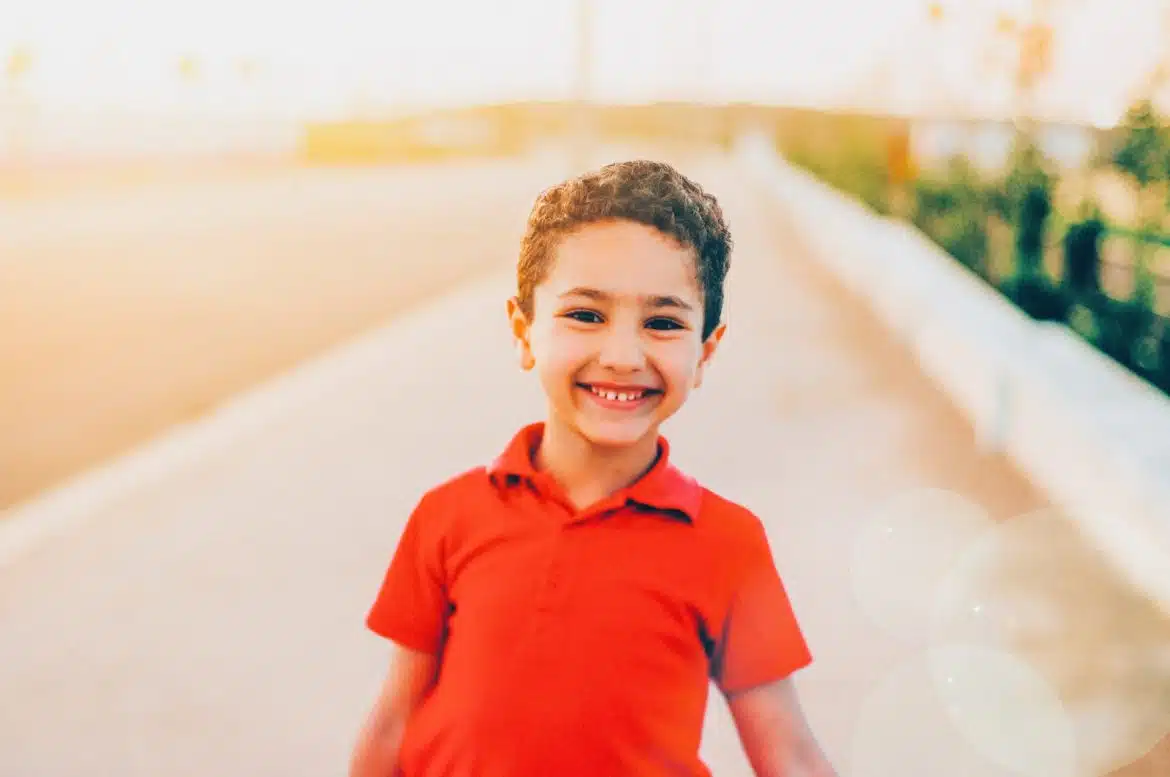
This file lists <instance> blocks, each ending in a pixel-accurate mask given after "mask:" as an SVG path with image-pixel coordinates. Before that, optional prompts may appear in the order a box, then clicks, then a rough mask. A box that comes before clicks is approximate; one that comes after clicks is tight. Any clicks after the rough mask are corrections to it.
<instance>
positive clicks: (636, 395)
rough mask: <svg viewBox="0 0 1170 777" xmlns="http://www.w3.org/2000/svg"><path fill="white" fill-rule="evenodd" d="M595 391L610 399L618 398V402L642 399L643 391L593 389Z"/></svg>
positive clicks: (598, 394)
mask: <svg viewBox="0 0 1170 777" xmlns="http://www.w3.org/2000/svg"><path fill="white" fill-rule="evenodd" d="M593 393H594V394H596V395H597V396H599V397H604V398H605V399H609V400H616V401H618V402H632V401H633V400H635V399H641V397H642V392H641V391H639V392H629V393H627V392H624V391H602V390H601V389H596V388H595V389H593Z"/></svg>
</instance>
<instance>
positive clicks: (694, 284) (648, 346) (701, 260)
mask: <svg viewBox="0 0 1170 777" xmlns="http://www.w3.org/2000/svg"><path fill="white" fill-rule="evenodd" d="M730 255H731V235H730V232H729V231H728V228H727V224H726V223H725V221H724V218H723V213H722V211H721V209H720V207H719V205H718V203H717V202H716V201H715V198H714V197H712V196H711V195H709V194H707V193H706V192H704V191H703V190H702V188H700V187H699V186H698V185H697V184H695V183H694V182H692V181H690V180H689V179H687V178H686V177H684V176H683V175H682V174H680V173H679V172H678V171H677V170H675V169H674V168H672V167H671V166H669V165H667V164H663V163H660V162H651V161H641V160H639V161H632V162H622V163H617V164H611V165H607V166H605V167H603V168H601V169H600V170H598V171H595V172H592V173H588V174H586V175H584V176H581V177H578V178H574V179H572V180H569V181H566V182H564V183H561V184H558V185H557V186H554V187H552V188H551V189H548V190H546V191H545V192H543V193H542V194H541V195H540V197H539V198H537V201H536V204H535V206H534V207H533V209H532V212H531V215H530V216H529V219H528V226H527V230H526V233H525V235H524V239H523V242H522V243H521V250H520V261H519V265H518V273H517V274H518V279H517V280H518V290H517V291H518V293H517V295H516V297H513V298H512V299H511V300H509V304H508V309H509V317H510V318H511V322H512V331H513V334H514V336H515V338H516V343H517V346H518V349H519V351H520V358H521V364H522V366H523V367H524V369H533V368H535V369H536V371H537V372H538V373H539V375H540V379H541V383H542V385H543V387H544V390H545V393H546V394H547V395H548V398H549V404H550V411H551V413H552V415H553V416H555V417H554V418H551V419H550V420H552V421H555V422H559V423H564V424H567V425H568V426H570V427H571V428H572V429H573V430H574V431H576V432H577V433H579V434H581V435H582V436H584V437H585V438H586V439H588V440H590V441H591V442H593V443H595V444H600V445H629V444H632V443H634V442H637V441H639V440H642V439H644V438H645V437H646V436H647V435H649V434H655V433H656V432H657V429H658V426H659V424H661V423H662V422H663V421H665V420H666V419H667V418H669V417H670V416H671V415H673V414H674V413H675V412H676V411H677V410H678V409H679V408H680V407H681V406H682V404H683V402H685V401H686V398H687V396H688V395H689V393H690V391H691V390H692V389H693V388H696V387H697V386H698V385H699V384H700V382H701V381H702V376H703V371H704V368H705V367H706V365H707V363H708V362H709V360H710V358H711V356H712V355H713V354H714V352H715V348H716V346H717V345H718V344H719V341H720V339H721V338H722V336H723V332H724V328H725V327H724V325H723V324H722V323H721V318H722V313H723V284H724V280H725V278H726V276H727V270H728V266H729V262H730Z"/></svg>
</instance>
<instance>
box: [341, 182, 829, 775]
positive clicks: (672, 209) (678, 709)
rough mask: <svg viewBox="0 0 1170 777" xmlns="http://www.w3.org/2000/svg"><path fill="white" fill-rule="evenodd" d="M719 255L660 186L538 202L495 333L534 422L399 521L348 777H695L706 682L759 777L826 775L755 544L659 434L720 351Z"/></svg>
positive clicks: (695, 199) (710, 206)
mask: <svg viewBox="0 0 1170 777" xmlns="http://www.w3.org/2000/svg"><path fill="white" fill-rule="evenodd" d="M730 253H731V236H730V233H729V231H728V229H727V226H726V223H725V222H724V218H723V214H722V212H721V210H720V208H719V206H718V204H717V203H716V201H715V199H714V198H713V197H711V196H710V195H708V194H707V193H705V192H704V191H703V190H702V189H701V188H700V187H699V186H698V185H696V184H695V183H693V182H692V181H690V180H689V179H687V178H686V177H684V176H683V175H681V174H680V173H679V172H678V171H677V170H675V169H674V168H672V167H670V166H669V165H666V164H662V163H657V162H650V161H633V162H625V163H620V164H613V165H607V166H606V167H604V168H602V169H601V170H599V171H596V172H593V173H590V174H587V175H584V176H581V177H579V178H575V179H572V180H570V181H567V182H564V183H562V184H560V185H558V186H555V187H553V188H551V189H549V190H547V191H545V192H544V193H542V194H541V196H540V197H539V198H538V200H537V202H536V204H535V206H534V208H533V210H532V213H531V215H530V217H529V221H528V226H527V230H526V234H525V237H524V240H523V242H522V245H521V251H520V260H519V265H518V288H517V294H516V296H515V297H513V298H512V299H510V300H509V301H508V319H509V322H510V325H511V331H512V334H513V337H514V340H515V345H516V353H517V358H518V361H519V363H520V367H521V368H522V369H524V370H529V371H533V372H535V373H536V375H537V376H538V378H539V380H540V383H541V386H542V388H543V389H544V393H545V395H546V397H547V404H548V409H547V415H546V417H545V420H543V421H541V422H538V423H533V424H531V425H529V426H526V427H525V428H523V429H521V430H520V431H519V432H518V433H517V434H516V435H515V437H514V438H513V439H512V441H511V442H510V443H509V444H508V445H507V447H506V448H505V450H504V451H503V453H502V454H501V455H500V456H499V458H497V459H496V460H495V461H494V462H493V463H492V464H490V465H488V466H483V467H478V468H476V469H473V470H471V471H469V472H465V473H463V474H461V475H458V476H457V477H454V478H452V479H450V480H448V481H447V482H445V483H443V484H441V485H439V486H437V487H435V488H432V489H431V490H429V491H427V492H426V493H425V494H424V496H423V497H422V498H421V500H420V501H419V503H418V505H417V506H416V508H415V509H414V511H413V512H412V513H411V515H410V516H409V519H408V521H407V524H406V527H405V529H404V531H403V534H402V537H401V539H400V541H399V544H398V547H397V549H396V551H395V553H394V557H393V559H392V560H391V562H390V565H389V568H388V570H387V571H386V575H385V578H384V581H383V583H382V586H381V589H380V591H379V592H378V595H377V598H376V600H375V602H374V604H373V607H372V608H371V610H370V612H369V616H368V619H367V625H368V626H369V628H370V629H371V630H373V631H374V632H375V633H377V634H379V635H382V636H384V637H386V638H388V639H389V640H391V641H392V643H393V644H394V645H395V651H394V656H393V659H392V664H391V668H390V672H389V675H388V677H387V679H386V681H385V684H384V686H383V688H382V690H381V692H380V694H379V697H378V699H377V701H376V703H375V705H374V709H373V711H372V712H371V714H370V715H369V718H368V720H367V722H366V724H365V726H364V727H363V730H362V733H361V736H360V738H359V741H358V743H357V746H356V747H355V750H354V753H353V757H352V761H351V765H350V774H351V776H352V777H391V775H401V776H402V777H440V776H442V777H529V776H531V777H554V776H555V777H575V776H576V775H581V777H627V776H628V777H633V776H634V775H638V776H641V775H685V776H688V777H703V776H704V775H707V774H709V771H708V769H707V767H706V765H705V764H704V763H703V762H702V761H701V759H700V758H699V742H700V736H701V733H702V727H703V718H704V714H705V710H706V705H707V693H708V688H709V685H710V682H711V681H714V683H715V685H716V687H717V688H718V689H719V691H720V692H721V693H722V694H723V695H724V697H725V698H726V699H727V702H728V706H729V708H730V710H731V713H732V717H733V719H734V721H735V724H736V727H737V730H738V733H739V736H740V739H741V741H742V743H743V746H744V750H745V752H746V754H747V757H748V759H749V761H750V762H751V764H752V766H753V768H754V770H755V773H756V774H757V775H758V776H759V777H781V775H783V776H784V777H797V775H809V776H810V777H812V776H813V775H815V776H816V777H828V776H829V775H832V774H833V771H832V769H831V767H830V766H829V764H828V763H827V761H826V759H825V757H824V755H823V753H822V751H821V749H820V747H819V746H818V745H817V743H816V741H815V739H814V737H813V736H812V734H811V733H810V731H809V728H808V725H807V723H806V722H805V719H804V716H803V713H802V712H801V709H800V705H799V703H798V701H797V698H796V694H795V691H794V689H793V685H792V679H791V677H792V673H793V672H795V671H796V670H798V669H801V668H802V667H804V666H806V665H808V663H809V662H810V661H811V656H810V654H809V651H808V648H807V645H806V643H805V640H804V637H803V635H802V633H801V630H800V627H799V625H798V623H797V620H796V618H795V616H794V614H793V610H792V607H791V605H790V603H789V600H788V597H787V595H786V592H785V588H784V585H783V583H782V582H781V579H780V576H779V574H778V573H777V570H776V567H775V565H774V562H773V559H772V554H771V551H770V549H769V546H768V541H767V537H766V535H765V532H764V528H763V525H762V523H761V522H760V520H759V519H758V518H757V517H756V516H755V515H753V514H752V513H751V512H750V511H748V510H747V509H746V508H744V507H742V506H740V505H738V504H736V503H734V502H732V501H730V500H728V499H725V498H723V497H720V496H719V495H717V494H715V493H713V492H712V491H710V490H709V489H706V488H704V487H703V486H702V485H700V484H699V483H697V482H696V481H695V480H693V479H692V478H690V477H688V476H687V475H685V474H683V473H682V472H680V471H679V470H678V469H676V468H675V467H674V466H673V465H672V464H671V462H670V446H669V444H668V442H667V441H666V439H665V438H663V437H662V436H661V434H660V432H659V427H660V425H661V424H662V423H663V422H664V421H666V420H667V419H668V418H670V417H671V416H672V415H674V414H675V413H676V412H677V411H678V410H679V409H680V408H681V407H682V406H683V404H684V403H685V402H686V400H687V398H688V396H689V395H690V393H691V391H693V390H694V389H696V388H698V387H699V386H700V384H701V383H702V379H703V375H704V373H705V371H706V370H707V369H708V368H709V366H710V364H711V359H712V357H713V356H714V354H715V352H716V350H717V348H718V346H719V343H720V342H721V340H722V338H723V336H724V332H725V330H726V326H725V324H723V323H722V312H723V286H724V280H725V278H726V275H727V271H728V266H729V260H730Z"/></svg>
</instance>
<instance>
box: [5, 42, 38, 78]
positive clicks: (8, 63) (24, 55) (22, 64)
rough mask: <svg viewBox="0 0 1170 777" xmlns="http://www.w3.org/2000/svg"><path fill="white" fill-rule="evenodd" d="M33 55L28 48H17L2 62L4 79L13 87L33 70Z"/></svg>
mask: <svg viewBox="0 0 1170 777" xmlns="http://www.w3.org/2000/svg"><path fill="white" fill-rule="evenodd" d="M33 61H34V60H33V53H32V49H31V48H29V47H28V46H17V47H16V48H14V49H13V50H12V51H11V52H10V53H9V55H8V57H7V59H6V60H5V62H4V78H5V80H7V81H8V83H9V84H11V85H15V84H16V83H17V82H19V81H21V80H23V79H24V78H25V77H26V76H27V75H28V74H29V72H30V71H31V70H32V68H33Z"/></svg>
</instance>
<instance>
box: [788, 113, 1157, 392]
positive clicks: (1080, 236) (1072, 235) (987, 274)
mask: <svg viewBox="0 0 1170 777" xmlns="http://www.w3.org/2000/svg"><path fill="white" fill-rule="evenodd" d="M822 121H823V122H824V125H825V126H822V127H819V128H818V129H819V131H820V135H819V139H820V142H819V143H798V142H793V141H791V140H790V139H788V140H786V139H783V138H781V139H778V143H777V145H778V146H779V150H780V151H781V152H782V153H784V154H785V156H786V157H787V158H788V159H789V160H790V161H792V162H793V163H794V164H797V165H800V166H802V167H804V168H805V169H807V170H808V171H809V172H811V173H813V174H815V175H818V176H820V177H821V178H822V179H823V180H825V181H826V182H827V183H829V184H831V185H833V186H835V187H837V188H839V189H841V190H843V191H846V192H848V193H850V194H852V195H854V196H856V197H858V198H859V199H861V200H862V201H864V202H866V203H867V204H869V205H870V206H871V207H872V208H873V209H874V210H876V211H878V212H879V213H883V214H885V213H889V212H890V211H891V203H892V201H893V200H894V199H895V197H896V196H897V192H898V188H899V187H897V186H896V185H895V184H894V183H893V181H892V176H890V175H889V174H888V172H887V165H886V163H885V158H884V155H885V150H886V149H888V148H889V145H888V144H889V138H890V133H891V132H892V131H896V128H895V129H894V130H892V129H891V128H890V126H888V125H884V124H882V123H881V122H880V121H875V122H871V123H869V124H865V123H864V122H859V121H856V120H855V121H853V122H852V123H851V124H846V123H844V122H839V123H840V124H841V126H838V127H836V128H835V129H833V126H834V118H833V117H832V116H826V117H824V118H823V119H822ZM826 127H828V128H826ZM826 138H827V139H828V142H827V143H826V142H825V139H826ZM1008 170H1009V172H1008V173H1007V174H1006V175H1005V176H1003V177H1002V178H999V179H991V178H987V177H984V176H981V175H980V174H979V173H978V171H976V170H975V169H974V168H973V167H972V166H971V165H970V164H969V163H968V162H967V161H966V160H965V159H962V158H956V159H953V160H951V161H950V163H949V164H948V165H946V166H945V167H944V168H943V169H941V170H933V171H927V172H925V173H922V174H918V175H916V176H914V178H913V179H912V180H910V181H908V182H907V183H906V185H905V187H904V188H903V189H902V191H903V192H904V197H903V199H904V200H905V201H906V202H907V206H906V208H905V210H906V212H905V213H904V214H902V215H905V216H906V217H907V218H908V219H909V220H911V221H912V222H913V223H914V225H915V226H916V227H917V228H918V229H920V230H921V231H922V232H923V233H924V234H926V235H927V236H928V237H930V238H931V240H933V241H934V242H935V243H937V244H938V245H939V246H940V247H942V248H943V249H944V250H945V251H947V253H949V254H950V255H951V256H953V257H954V258H955V259H956V260H957V261H959V262H960V263H962V264H963V265H964V266H965V267H967V268H968V269H970V270H971V271H972V272H973V273H975V274H976V275H978V276H979V277H980V278H982V279H984V280H985V281H986V282H987V283H988V284H989V285H991V286H993V287H994V288H996V289H997V290H999V291H1000V292H1001V293H1002V294H1004V296H1006V297H1007V298H1008V299H1010V300H1012V301H1013V302H1014V303H1015V304H1016V305H1017V306H1019V307H1020V308H1021V309H1022V310H1023V311H1025V312H1026V313H1027V314H1028V315H1030V316H1032V317H1033V318H1035V319H1038V320H1046V321H1059V322H1063V323H1066V324H1068V325H1069V327H1070V328H1071V329H1072V330H1073V331H1076V332H1077V333H1078V334H1080V335H1081V336H1082V337H1084V338H1085V339H1086V340H1087V341H1088V342H1090V343H1092V344H1093V345H1094V346H1095V347H1097V348H1098V349H1099V350H1100V351H1101V352H1103V353H1105V354H1107V355H1108V356H1110V357H1111V358H1113V359H1114V360H1116V361H1117V362H1119V363H1120V364H1122V365H1124V366H1125V367H1126V368H1128V369H1130V370H1131V371H1133V372H1134V373H1136V374H1138V375H1140V376H1142V377H1143V378H1145V379H1146V380H1148V381H1149V382H1150V383H1152V384H1153V385H1155V386H1157V387H1159V388H1160V389H1162V390H1163V391H1165V392H1167V393H1168V394H1170V322H1168V320H1167V319H1166V318H1165V317H1163V316H1160V315H1158V314H1157V313H1156V312H1155V309H1156V306H1157V305H1156V295H1154V294H1153V293H1152V291H1153V286H1152V285H1151V276H1150V275H1149V274H1148V273H1143V270H1142V269H1141V267H1142V265H1141V263H1140V262H1138V263H1137V264H1136V267H1137V269H1135V273H1137V274H1138V278H1137V280H1136V282H1135V291H1134V293H1133V294H1132V295H1130V296H1129V297H1127V298H1124V299H1116V298H1114V297H1111V296H1110V295H1109V294H1108V293H1106V291H1105V290H1104V289H1103V283H1102V277H1101V275H1102V255H1103V251H1104V248H1105V246H1106V244H1107V243H1108V241H1117V240H1120V241H1126V242H1127V243H1129V247H1130V248H1131V249H1132V252H1134V253H1140V252H1142V251H1144V250H1147V248H1149V247H1153V246H1170V237H1167V236H1164V235H1159V234H1151V233H1149V232H1143V231H1140V230H1133V229H1128V228H1125V227H1122V226H1120V225H1114V224H1109V223H1107V222H1106V221H1105V220H1104V218H1103V217H1102V216H1101V214H1100V212H1099V210H1098V209H1097V208H1096V207H1094V206H1093V205H1092V204H1091V203H1084V204H1083V206H1082V208H1081V210H1080V212H1078V213H1077V214H1075V216H1074V217H1071V218H1070V217H1069V216H1068V214H1063V213H1057V212H1055V211H1054V205H1053V202H1052V200H1053V197H1052V193H1053V191H1054V190H1055V186H1056V184H1057V182H1058V178H1057V176H1056V174H1055V173H1054V172H1053V171H1052V170H1051V169H1050V168H1049V167H1048V165H1047V162H1046V161H1045V160H1044V158H1043V157H1042V156H1041V155H1040V153H1039V152H1038V151H1037V150H1036V149H1035V148H1034V147H1031V146H1028V145H1026V144H1024V145H1021V146H1020V147H1019V148H1018V149H1017V150H1016V151H1015V152H1014V153H1013V158H1012V159H1011V163H1010V165H1009V167H1008Z"/></svg>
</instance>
